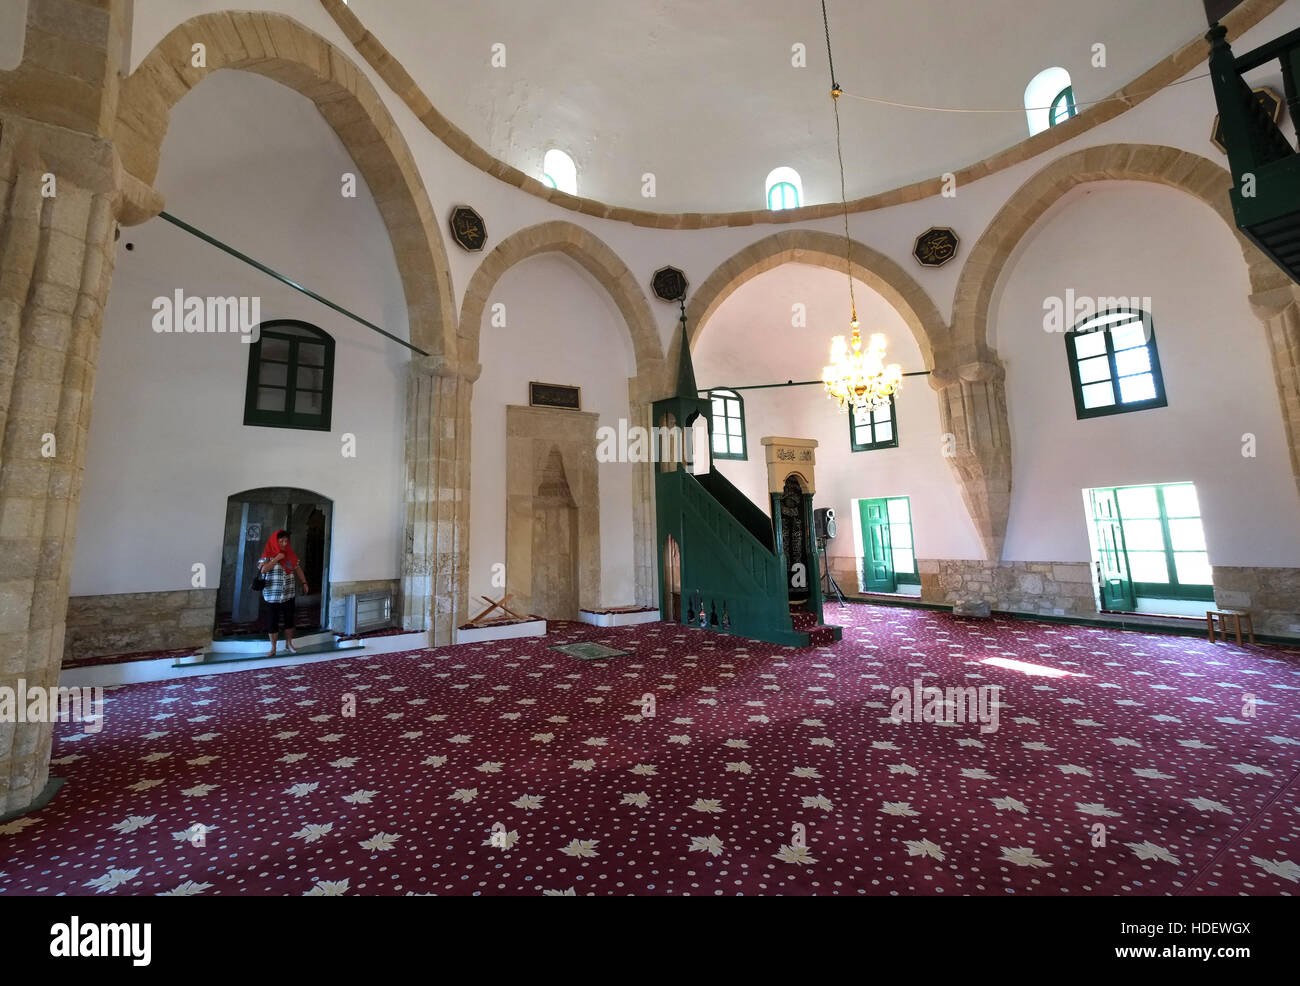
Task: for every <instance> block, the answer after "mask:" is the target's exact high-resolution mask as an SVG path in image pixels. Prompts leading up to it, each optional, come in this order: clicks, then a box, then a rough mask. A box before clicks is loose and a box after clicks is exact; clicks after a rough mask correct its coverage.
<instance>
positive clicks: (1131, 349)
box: [1065, 309, 1168, 418]
mask: <svg viewBox="0 0 1300 986" xmlns="http://www.w3.org/2000/svg"><path fill="white" fill-rule="evenodd" d="M1065 349H1066V355H1067V356H1068V358H1069V363H1070V383H1071V385H1072V386H1073V388H1074V411H1075V415H1076V416H1077V417H1079V418H1096V417H1100V416H1102V415H1105V414H1122V413H1123V412H1125V411H1142V410H1145V409H1147V408H1152V407H1164V406H1166V404H1167V403H1168V401H1166V399H1165V382H1164V377H1163V376H1162V375H1161V373H1160V354H1159V353H1158V352H1157V350H1156V335H1155V327H1154V326H1153V325H1152V324H1151V316H1150V315H1148V314H1147V313H1146V312H1144V311H1138V310H1137V309H1107V310H1106V311H1104V312H1099V313H1098V314H1096V315H1092V316H1090V317H1088V318H1085V319H1084V320H1083V321H1081V322H1080V323H1079V324H1078V325H1076V326H1075V327H1074V329H1073V330H1071V331H1070V332H1067V333H1066V334H1065Z"/></svg>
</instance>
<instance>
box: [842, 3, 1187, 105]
mask: <svg viewBox="0 0 1300 986" xmlns="http://www.w3.org/2000/svg"><path fill="white" fill-rule="evenodd" d="M824 8H825V4H823V9H824ZM1209 77H1210V73H1209V72H1202V73H1201V74H1200V75H1193V76H1190V77H1189V78H1186V79H1179V80H1178V81H1177V82H1171V83H1169V84H1168V85H1165V86H1160V87H1159V88H1158V89H1147V90H1145V91H1143V92H1129V93H1124V94H1123V95H1122V96H1121V95H1118V94H1116V95H1111V96H1104V97H1102V98H1101V99H1089V100H1077V99H1076V100H1075V101H1074V105H1075V106H1096V105H1097V104H1099V103H1109V102H1111V101H1112V100H1115V99H1119V100H1125V99H1134V98H1136V97H1138V96H1153V95H1155V94H1156V93H1158V92H1164V90H1166V89H1171V88H1173V87H1174V86H1181V85H1183V84H1185V83H1188V82H1199V81H1200V80H1201V79H1208V78H1209ZM844 95H845V96H848V97H849V98H850V99H860V100H862V101H863V102H867V103H879V104H880V105H882V106H892V107H894V108H895V109H900V110H922V111H924V112H928V113H1033V112H1042V111H1044V110H1050V109H1051V107H1050V106H1018V107H1016V108H1015V109H975V108H969V107H958V106H922V105H920V104H919V103H899V102H896V101H894V100H892V99H881V98H879V97H877V96H860V95H858V94H857V93H852V92H846V93H844Z"/></svg>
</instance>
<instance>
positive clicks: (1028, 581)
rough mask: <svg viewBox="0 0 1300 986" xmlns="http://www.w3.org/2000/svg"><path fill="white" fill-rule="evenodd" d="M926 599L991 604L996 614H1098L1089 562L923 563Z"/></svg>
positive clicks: (919, 566)
mask: <svg viewBox="0 0 1300 986" xmlns="http://www.w3.org/2000/svg"><path fill="white" fill-rule="evenodd" d="M917 569H918V571H919V572H920V575H921V601H922V602H927V603H935V604H938V605H941V606H951V605H954V604H956V603H959V602H968V601H979V602H986V603H988V604H989V606H990V607H992V608H993V609H995V610H1002V611H1003V612H1008V613H1032V614H1036V615H1038V616H1096V615H1097V595H1096V590H1095V588H1094V587H1093V582H1092V566H1091V565H1090V564H1089V563H1088V562H1035V561H1011V562H996V561H978V560H964V559H963V560H949V559H924V558H921V559H917Z"/></svg>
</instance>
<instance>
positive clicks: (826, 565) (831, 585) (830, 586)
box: [817, 538, 844, 609]
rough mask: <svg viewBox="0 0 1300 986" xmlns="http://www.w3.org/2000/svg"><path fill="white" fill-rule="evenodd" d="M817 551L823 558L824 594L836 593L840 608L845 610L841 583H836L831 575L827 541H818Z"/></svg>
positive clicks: (819, 539) (823, 539) (821, 539)
mask: <svg viewBox="0 0 1300 986" xmlns="http://www.w3.org/2000/svg"><path fill="white" fill-rule="evenodd" d="M817 550H818V552H820V553H821V557H822V592H823V594H824V595H827V596H829V595H830V594H831V593H832V592H834V593H835V598H836V599H838V600H839V601H840V608H841V609H843V608H844V593H842V592H840V586H839V583H838V582H836V581H835V576H834V575H832V574H831V562H830V556H829V555H827V554H826V539H825V538H818V539H817Z"/></svg>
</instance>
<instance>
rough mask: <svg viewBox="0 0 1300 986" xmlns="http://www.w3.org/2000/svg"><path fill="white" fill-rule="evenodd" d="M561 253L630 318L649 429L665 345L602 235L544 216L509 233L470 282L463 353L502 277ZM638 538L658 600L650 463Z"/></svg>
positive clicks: (636, 524)
mask: <svg viewBox="0 0 1300 986" xmlns="http://www.w3.org/2000/svg"><path fill="white" fill-rule="evenodd" d="M551 252H555V253H562V254H564V255H565V256H566V257H568V258H570V259H571V260H573V261H574V262H576V263H577V264H578V265H579V266H580V267H582V268H583V270H585V271H587V273H589V274H590V275H591V276H592V277H594V278H595V279H596V280H597V281H598V282H599V283H600V285H601V287H603V288H604V289H605V290H606V291H607V292H609V296H610V298H612V299H613V301H614V304H615V306H616V307H617V308H618V310H619V312H620V313H621V314H622V316H623V321H624V322H625V323H626V324H627V331H628V335H629V336H630V337H631V339H632V350H633V353H634V354H635V358H636V376H634V377H632V378H630V379H629V380H628V418H629V421H628V424H629V426H640V427H643V428H649V427H650V426H651V419H650V402H651V401H652V400H654V399H655V398H657V397H661V396H663V395H664V394H665V393H667V392H668V391H667V390H666V389H665V388H666V387H667V386H668V382H667V381H665V379H664V375H665V374H664V358H663V345H662V344H661V343H660V341H659V330H658V327H657V325H656V323H655V317H654V313H653V312H651V311H650V302H649V301H648V300H647V299H646V296H645V292H644V291H642V290H641V287H640V285H639V284H638V283H637V279H636V275H634V274H633V273H632V271H631V270H629V269H628V266H627V264H625V263H623V261H622V259H621V258H620V257H619V256H618V254H616V253H615V252H614V251H613V250H611V249H610V248H609V246H608V245H606V244H605V242H604V241H603V240H601V239H600V238H599V237H598V236H596V235H594V234H593V233H590V232H588V231H587V230H585V229H583V228H582V227H581V226H576V225H574V224H573V223H569V222H564V221H563V220H553V221H551V222H544V223H538V224H537V225H536V226H528V227H526V228H524V229H521V230H519V231H517V232H515V233H512V234H511V235H510V236H508V237H506V238H505V239H504V240H502V241H501V242H500V243H498V244H497V245H496V247H495V248H494V249H493V250H492V252H491V253H489V254H488V255H487V256H486V257H484V258H483V262H482V263H481V264H479V266H478V269H477V270H475V271H474V276H473V277H472V278H470V282H469V286H468V287H467V288H466V289H465V300H464V302H463V303H462V304H461V308H460V336H459V340H458V347H459V352H460V353H461V356H462V359H463V360H465V361H466V362H476V361H477V360H478V352H479V334H480V331H481V329H482V327H483V311H484V309H485V308H486V307H487V302H488V298H489V297H490V296H491V294H492V289H493V288H495V287H496V285H497V282H498V281H500V280H501V276H502V275H503V274H505V272H506V271H508V270H509V269H510V268H511V267H513V266H514V265H515V264H517V263H519V262H520V261H523V260H527V259H528V258H529V257H535V256H537V255H538V254H543V253H551ZM633 469H634V478H633V481H632V528H633V531H632V540H633V568H634V570H635V571H634V582H635V586H636V602H637V604H638V605H642V606H651V605H655V604H656V602H657V592H658V589H657V585H658V582H657V576H656V566H657V558H656V554H657V549H656V546H655V532H654V525H655V518H654V501H653V497H654V473H653V471H652V467H651V464H650V463H637V464H636V465H634V466H633Z"/></svg>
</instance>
